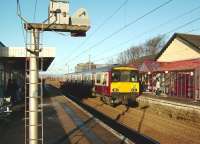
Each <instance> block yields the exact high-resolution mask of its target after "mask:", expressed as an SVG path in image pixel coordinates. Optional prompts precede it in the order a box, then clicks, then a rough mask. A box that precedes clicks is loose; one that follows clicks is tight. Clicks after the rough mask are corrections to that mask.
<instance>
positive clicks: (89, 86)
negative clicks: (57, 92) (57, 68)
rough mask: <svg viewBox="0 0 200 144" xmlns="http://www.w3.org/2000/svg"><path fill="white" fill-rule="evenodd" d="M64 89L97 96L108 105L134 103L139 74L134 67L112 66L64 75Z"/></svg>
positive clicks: (137, 94) (138, 86) (138, 93)
mask: <svg viewBox="0 0 200 144" xmlns="http://www.w3.org/2000/svg"><path fill="white" fill-rule="evenodd" d="M65 78H66V81H65V86H64V89H66V90H69V91H70V92H71V91H74V92H75V95H77V93H81V95H80V96H82V94H83V93H85V94H86V95H90V93H91V95H92V96H95V97H96V96H99V97H100V99H101V100H102V101H103V102H104V103H106V104H109V105H112V106H114V105H116V104H120V103H121V104H124V105H127V104H128V103H129V102H135V101H136V97H138V96H139V95H140V93H141V90H140V89H141V88H140V87H141V86H140V82H139V72H138V69H137V68H135V67H130V66H126V65H112V66H107V67H102V68H97V69H94V70H90V71H83V72H75V73H68V74H65Z"/></svg>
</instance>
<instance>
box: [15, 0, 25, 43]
mask: <svg viewBox="0 0 200 144" xmlns="http://www.w3.org/2000/svg"><path fill="white" fill-rule="evenodd" d="M17 15H18V16H19V17H20V23H21V28H22V35H23V39H24V44H26V37H25V33H24V26H23V20H22V18H21V7H20V2H19V0H17Z"/></svg>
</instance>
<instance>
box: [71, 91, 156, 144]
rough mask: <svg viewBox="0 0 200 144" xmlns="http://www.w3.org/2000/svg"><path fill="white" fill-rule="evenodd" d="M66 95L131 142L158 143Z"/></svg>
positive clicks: (139, 143) (140, 143) (138, 143)
mask: <svg viewBox="0 0 200 144" xmlns="http://www.w3.org/2000/svg"><path fill="white" fill-rule="evenodd" d="M67 97H68V98H70V99H71V100H72V101H74V102H75V103H76V104H78V105H79V106H81V107H82V108H83V109H84V110H86V111H88V112H89V113H90V114H92V115H93V116H95V117H96V118H97V119H99V120H100V121H102V122H103V123H105V124H106V125H108V126H110V127H112V129H113V130H115V131H117V132H118V133H120V134H122V135H123V136H124V137H126V138H128V139H129V140H131V141H132V142H134V143H136V144H159V142H158V141H156V140H154V139H152V138H150V137H148V136H145V135H143V134H141V133H139V132H137V131H135V130H133V129H130V128H128V127H127V126H125V125H123V124H122V123H119V122H117V121H116V120H114V119H112V118H110V117H108V116H106V115H105V114H103V113H101V112H99V111H98V110H96V109H94V108H93V107H91V106H89V105H87V104H85V103H83V102H81V101H80V99H78V98H77V97H75V96H73V95H70V94H67Z"/></svg>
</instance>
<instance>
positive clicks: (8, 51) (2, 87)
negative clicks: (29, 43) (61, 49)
mask: <svg viewBox="0 0 200 144" xmlns="http://www.w3.org/2000/svg"><path fill="white" fill-rule="evenodd" d="M26 57H29V55H28V54H27V52H26V49H25V48H24V47H7V46H5V45H4V44H3V43H2V42H0V98H2V97H5V94H6V87H7V83H8V79H15V80H16V81H17V82H18V84H19V85H20V86H21V87H23V86H24V82H25V81H24V80H25V77H26V76H25V67H26V61H28V58H26ZM54 58H55V48H43V49H42V51H41V53H40V55H39V61H40V62H41V64H42V65H43V66H42V67H43V71H46V70H47V68H48V67H49V66H50V64H51V63H52V61H53V60H54ZM40 62H39V63H40Z"/></svg>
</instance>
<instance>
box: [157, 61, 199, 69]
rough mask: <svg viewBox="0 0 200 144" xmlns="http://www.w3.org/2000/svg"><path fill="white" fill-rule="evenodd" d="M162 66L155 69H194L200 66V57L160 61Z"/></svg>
mask: <svg viewBox="0 0 200 144" xmlns="http://www.w3.org/2000/svg"><path fill="white" fill-rule="evenodd" d="M159 64H160V66H159V68H158V69H157V70H155V71H180V70H192V69H195V68H198V67H200V59H193V60H184V61H176V62H160V63H159Z"/></svg>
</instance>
